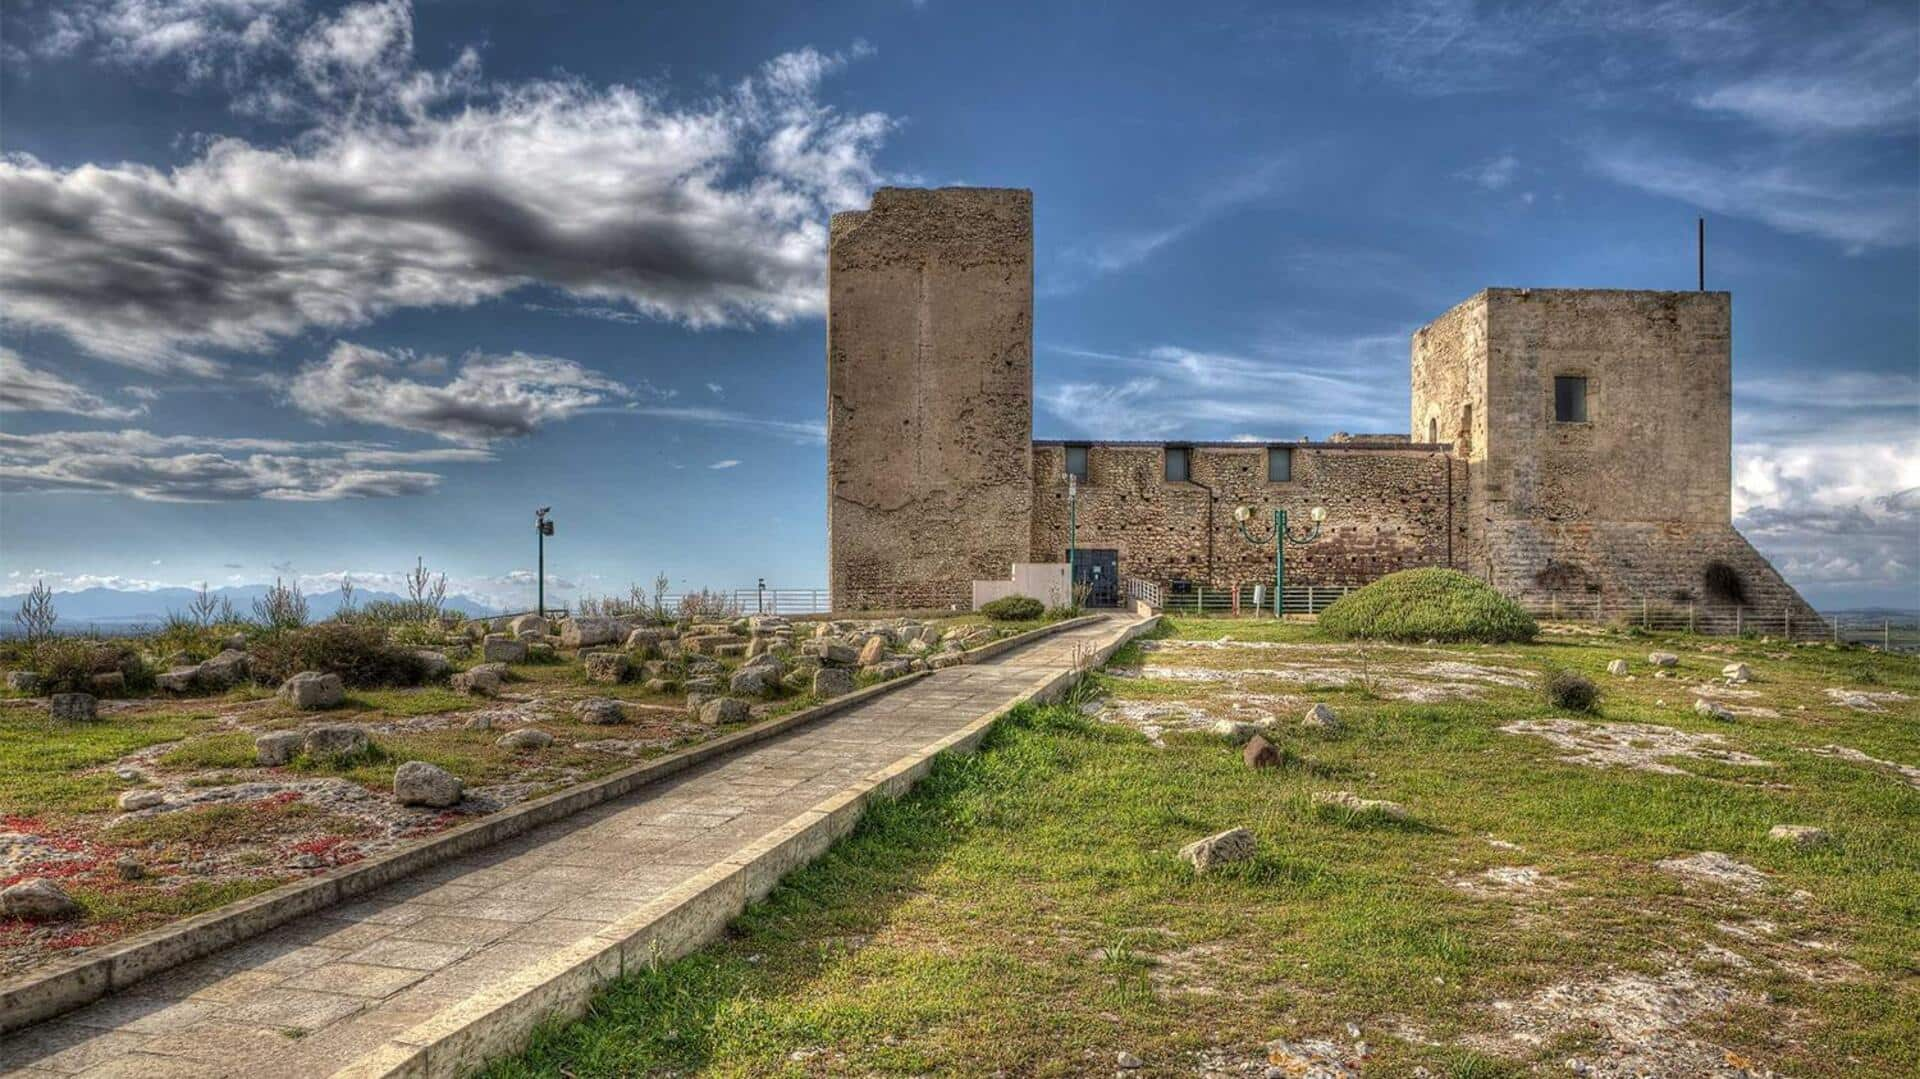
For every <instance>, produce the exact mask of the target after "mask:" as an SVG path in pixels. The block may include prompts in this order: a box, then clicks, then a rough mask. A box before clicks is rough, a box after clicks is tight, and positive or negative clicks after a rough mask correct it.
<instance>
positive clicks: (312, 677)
mask: <svg viewBox="0 0 1920 1079" xmlns="http://www.w3.org/2000/svg"><path fill="white" fill-rule="evenodd" d="M280 699H281V700H283V701H286V702H287V703H288V704H291V705H293V706H294V707H295V708H298V709H300V710H301V711H302V712H314V711H318V710H320V709H322V708H333V707H335V706H337V705H339V704H340V703H341V702H342V701H345V700H346V699H347V687H346V686H345V685H343V684H341V681H340V676H339V675H337V674H326V673H324V672H321V671H301V672H300V673H299V674H296V675H294V676H293V677H292V678H289V679H287V680H286V681H285V682H282V683H281V684H280Z"/></svg>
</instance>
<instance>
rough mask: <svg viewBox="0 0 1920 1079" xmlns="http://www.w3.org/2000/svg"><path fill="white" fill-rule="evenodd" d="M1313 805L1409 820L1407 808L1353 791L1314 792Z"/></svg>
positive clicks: (1391, 818) (1389, 818) (1390, 818)
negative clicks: (1363, 796)
mask: <svg viewBox="0 0 1920 1079" xmlns="http://www.w3.org/2000/svg"><path fill="white" fill-rule="evenodd" d="M1312 800H1313V804H1314V805H1317V806H1327V807H1329V808H1332V809H1342V810H1346V811H1347V812H1349V813H1354V814H1366V813H1370V814H1375V815H1378V816H1381V817H1385V818H1387V819H1388V820H1407V819H1409V815H1408V813H1407V810H1406V807H1405V806H1402V805H1401V804H1400V803H1398V802H1389V801H1386V800H1384V799H1381V798H1362V797H1360V796H1359V795H1357V794H1355V793H1353V792H1352V791H1314V792H1313V799H1312Z"/></svg>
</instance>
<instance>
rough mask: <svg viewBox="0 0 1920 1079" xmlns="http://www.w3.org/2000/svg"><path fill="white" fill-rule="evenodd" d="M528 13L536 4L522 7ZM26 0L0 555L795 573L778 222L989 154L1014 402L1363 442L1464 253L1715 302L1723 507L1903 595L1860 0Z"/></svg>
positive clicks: (462, 579)
mask: <svg viewBox="0 0 1920 1079" xmlns="http://www.w3.org/2000/svg"><path fill="white" fill-rule="evenodd" d="M562 7H564V10H562ZM1166 10H1167V9H1166V8H1165V6H1164V5H1137V6H1131V5H1119V4H1102V5H1039V4H1024V3H1023V4H1011V5H991V4H977V3H969V4H958V3H941V2H939V0H928V2H926V3H918V4H916V3H905V2H900V3H878V2H875V3H859V4H845V5H839V6H836V7H832V8H827V7H825V6H821V5H779V4H764V5H730V4H725V3H719V2H711V0H709V2H704V3H698V4H658V5H635V4H625V3H606V4H585V3H574V4H567V5H564V6H562V5H529V4H524V3H520V2H505V0H502V2H480V0H465V2H431V0H421V2H419V3H414V4H408V3H405V2H400V0H388V2H375V3H359V4H350V5H344V6H343V5H338V4H320V3H312V2H306V0H172V2H168V0H65V2H62V3H58V4H52V3H40V4H34V3H27V4H9V5H8V6H7V8H6V13H5V16H4V22H3V23H0V151H4V154H5V155H6V156H5V158H4V160H0V238H3V239H0V312H4V320H5V321H4V322H0V568H3V569H4V573H0V592H17V591H20V590H23V589H24V588H26V587H27V586H28V585H29V584H30V583H31V581H32V580H34V579H36V578H45V579H46V580H48V581H49V583H51V584H54V585H55V586H56V587H59V588H71V587H79V586H83V585H86V584H93V583H118V584H120V585H121V586H125V587H140V586H142V585H143V584H154V585H157V584H169V585H170V584H190V583H193V582H198V581H203V580H205V581H211V582H212V583H214V584H215V585H219V584H226V583H242V582H255V581H260V580H265V579H271V578H272V577H274V576H275V575H276V574H283V575H284V574H292V575H295V576H297V577H298V578H299V579H301V580H302V581H304V582H305V583H307V584H308V585H309V586H310V587H319V588H324V587H328V586H330V584H331V583H332V582H333V581H335V580H337V578H338V576H339V575H340V574H342V573H351V574H352V575H353V576H354V578H355V579H356V580H358V581H361V582H364V583H367V584H369V585H371V586H373V587H390V586H391V584H392V583H393V582H394V580H395V579H396V578H397V577H398V574H399V573H400V571H401V570H402V569H403V568H405V567H408V566H411V565H412V563H413V560H414V558H415V556H417V555H419V556H424V557H425V558H426V559H427V561H428V563H429V564H431V565H433V566H436V567H439V568H442V569H444V570H445V571H446V572H447V573H448V574H449V577H450V578H451V580H452V581H453V586H454V588H455V589H456V590H459V591H464V592H468V593H470V594H473V595H476V596H479V597H482V598H486V599H491V600H494V601H496V602H501V603H505V604H515V605H517V604H520V603H524V602H525V601H526V600H527V598H528V597H529V596H530V593H531V585H530V583H529V576H528V573H529V571H530V570H531V568H532V554H533V552H532V540H533V535H532V528H531V524H532V511H533V509H534V508H536V507H538V506H543V505H551V506H552V507H554V517H555V518H556V520H557V521H558V524H559V528H558V535H557V536H556V538H555V541H554V543H553V545H552V549H551V551H550V560H549V565H550V567H551V568H552V569H553V571H554V573H555V575H556V577H557V578H559V579H560V580H561V581H562V582H563V583H564V585H565V586H567V587H566V588H563V589H562V590H561V594H562V595H563V596H565V595H568V594H571V593H572V592H574V591H578V590H586V591H592V592H608V591H616V590H623V589H624V587H625V585H626V584H627V582H629V581H635V580H638V581H646V580H650V579H651V578H652V576H653V575H654V574H655V573H656V572H661V571H665V572H667V573H669V574H670V575H671V576H672V577H673V579H674V581H675V583H676V584H680V583H685V584H688V585H695V586H698V585H713V586H726V587H733V586H742V585H751V584H752V583H753V581H754V579H755V578H756V577H762V576H764V577H765V578H767V580H768V582H769V583H770V584H778V585H784V586H789V587H800V586H815V585H818V584H820V583H822V582H823V581H824V578H825V565H824V563H825V551H824V547H825V524H824V519H825V506H824V490H823V487H824V471H825V464H824V450H823V446H822V444H821V417H822V414H823V398H824V392H825V391H824V374H825V372H824V359H823V356H824V343H823V335H824V329H823V322H822V318H821V308H822V301H823V289H822V267H823V258H824V241H825V223H826V218H827V215H828V214H829V213H830V212H831V211H833V210H836V209H844V208H851V207H857V206H862V205H864V204H865V201H866V198H867V196H868V194H869V193H870V192H871V190H872V189H873V188H874V187H876V186H879V185H881V184H886V183H898V184H926V185H937V184H987V185H1007V186H1023V187H1031V188H1033V189H1034V192H1035V213H1036V230H1037V238H1036V257H1037V270H1036V276H1037V281H1038V287H1039V292H1040V295H1039V311H1038V313H1037V318H1036V327H1035V368H1036V382H1037V387H1036V388H1037V393H1038V405H1037V408H1036V428H1037V430H1036V434H1037V435H1038V436H1040V437H1071V436H1076V435H1082V434H1086V435H1105V436H1110V437H1162V436H1166V437H1234V436H1237V435H1246V434H1254V435H1263V436H1273V437H1293V436H1298V435H1309V436H1323V435H1325V434H1328V433H1330V432H1332V431H1335V430H1352V431H1361V430H1365V431H1404V430H1405V429H1406V426H1407V419H1406V412H1407V393H1408V391H1407V384H1406V383H1407V349H1408V345H1407V338H1408V335H1409V334H1410V333H1411V332H1412V330H1413V329H1415V328H1416V327H1417V326H1419V325H1420V324H1422V323H1424V322H1425V321H1427V320H1429V319H1431V318H1432V317H1434V316H1436V315H1438V314H1439V313H1440V312H1442V311H1444V310H1445V309H1446V308H1448V307H1450V306H1452V305H1453V304H1454V303H1456V302H1457V301H1459V300H1460V299H1462V298H1464V297H1466V296H1468V295H1470V294H1471V293H1473V292H1474V291H1476V290H1477V289H1479V288H1481V287H1484V286H1487V285H1513V286H1522V285H1525V286H1567V287H1581V286H1591V287H1628V288H1689V287H1692V285H1693V282H1694V262H1693V220H1694V218H1695V216H1697V215H1701V214H1704V215H1705V216H1707V218H1708V219H1709V263H1708V275H1709V284H1710V286H1712V287H1715V288H1723V289H1730V290H1732V292H1733V295H1734V335H1735V345H1734V357H1735V371H1736V390H1735V463H1734V480H1735V486H1736V495H1735V503H1736V504H1735V509H1736V513H1737V515H1738V516H1737V519H1738V522H1739V523H1740V524H1741V525H1742V527H1743V528H1744V529H1745V530H1746V531H1747V533H1748V535H1749V537H1750V538H1752V539H1753V540H1754V541H1755V542H1756V544H1757V545H1758V546H1759V547H1760V548H1761V550H1762V551H1763V552H1765V553H1766V554H1768V555H1769V556H1770V557H1772V558H1773V559H1774V560H1775V562H1776V564H1777V565H1779V566H1780V567H1781V568H1782V569H1783V570H1784V571H1785V572H1786V573H1787V575H1788V577H1789V578H1790V579H1792V580H1793V581H1794V582H1795V583H1796V584H1798V585H1800V586H1801V587H1802V588H1803V590H1804V591H1806V592H1807V593H1808V594H1809V595H1810V596H1811V597H1812V598H1813V599H1814V600H1815V602H1816V603H1822V604H1828V605H1835V604H1857V603H1862V602H1897V603H1902V604H1906V605H1915V604H1920V260H1917V259H1916V247H1917V246H1920V193H1917V192H1916V177H1920V96H1917V95H1916V78H1917V77H1920V59H1916V58H1920V15H1916V13H1915V10H1914V8H1913V6H1912V5H1911V4H1910V3H1892V4H1866V3H1857V4H1828V5H1821V6H1819V7H1818V8H1817V9H1816V8H1815V7H1814V6H1812V5H1801V4H1780V5H1766V4H1755V3H1730V4H1712V3H1690V2H1684V0H1675V2H1668V3H1661V4H1657V5H1643V6H1636V5H1631V4H1598V3H1515V4H1497V5H1488V4H1467V3H1456V2H1446V0H1442V2H1429V3H1411V4H1377V5H1371V4H1352V3H1341V4H1337V5H1328V6H1326V7H1324V8H1321V9H1313V8H1309V7H1307V6H1305V5H1298V6H1294V5H1289V6H1287V7H1285V8H1284V9H1279V7H1278V6H1277V5H1265V4H1248V5H1232V4H1204V3H1203V4H1195V5H1188V6H1185V7H1183V8H1182V9H1180V12H1179V17H1178V18H1170V17H1168V16H1167V14H1166Z"/></svg>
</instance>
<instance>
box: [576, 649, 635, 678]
mask: <svg viewBox="0 0 1920 1079" xmlns="http://www.w3.org/2000/svg"><path fill="white" fill-rule="evenodd" d="M581 665H582V666H584V667H585V668H586V669H587V681H589V682H606V683H615V682H622V681H625V680H626V677H627V667H628V662H627V657H626V655H625V654H624V653H620V652H594V653H591V654H589V655H587V656H585V657H583V658H582V659H581Z"/></svg>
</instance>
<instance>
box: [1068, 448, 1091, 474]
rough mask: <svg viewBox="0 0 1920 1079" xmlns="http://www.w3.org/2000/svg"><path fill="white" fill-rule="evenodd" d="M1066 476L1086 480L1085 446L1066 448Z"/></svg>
mask: <svg viewBox="0 0 1920 1079" xmlns="http://www.w3.org/2000/svg"><path fill="white" fill-rule="evenodd" d="M1067 475H1069V476H1077V477H1079V478H1080V479H1083V480H1084V479H1086V478H1087V448H1086V447H1085V446H1068V447H1067Z"/></svg>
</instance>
